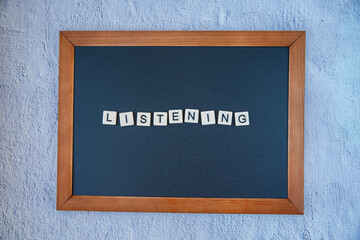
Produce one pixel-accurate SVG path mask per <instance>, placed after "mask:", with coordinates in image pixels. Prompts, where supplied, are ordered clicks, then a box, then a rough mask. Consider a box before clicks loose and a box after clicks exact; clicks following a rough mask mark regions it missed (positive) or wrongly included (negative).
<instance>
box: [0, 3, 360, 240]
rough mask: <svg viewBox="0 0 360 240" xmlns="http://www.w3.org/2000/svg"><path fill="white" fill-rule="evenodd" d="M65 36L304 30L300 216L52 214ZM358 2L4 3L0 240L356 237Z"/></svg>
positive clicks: (359, 234)
mask: <svg viewBox="0 0 360 240" xmlns="http://www.w3.org/2000/svg"><path fill="white" fill-rule="evenodd" d="M60 30H305V31H307V39H306V40H307V46H306V93H305V214H304V216H279V215H236V214H233V215H232V214H230V215H226V214H172V213H170V214H169V213H102V212H63V211H56V210H55V200H56V164H57V163H56V162H57V159H56V154H57V153H56V152H57V112H58V111H57V99H58V48H59V41H58V39H59V31H60ZM359 55H360V2H359V1H358V0H344V1H335V0H305V1H288V0H280V1H259V0H244V1H236V0H234V1H226V0H224V1H220V0H217V1H204V0H199V1H195V0H194V1H191V0H190V1H180V0H175V1H149V0H143V1H139V0H128V1H125V0H122V1H116V0H110V1H104V0H102V1H85V0H76V1H73V0H66V1H65V0H64V1H53V0H44V1H36V0H28V1H18V0H12V1H10V0H0V211H1V214H0V239H360V120H359V119H360V57H359Z"/></svg>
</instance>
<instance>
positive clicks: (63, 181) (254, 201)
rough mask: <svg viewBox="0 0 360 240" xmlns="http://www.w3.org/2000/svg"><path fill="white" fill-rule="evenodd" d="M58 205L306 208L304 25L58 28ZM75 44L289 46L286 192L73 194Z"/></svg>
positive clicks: (256, 210)
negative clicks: (275, 195) (204, 195)
mask: <svg viewBox="0 0 360 240" xmlns="http://www.w3.org/2000/svg"><path fill="white" fill-rule="evenodd" d="M59 35H60V39H59V45H60V46H59V109H58V168H57V201H56V209H57V210H74V211H119V212H175V213H242V214H300V215H302V214H304V92H305V35H306V33H305V31H60V33H59ZM75 46H244V47H289V92H288V94H289V95H288V96H289V98H288V99H289V100H288V198H287V199H271V198H176V197H125V196H80V195H73V194H72V184H73V181H72V178H73V110H74V47H75Z"/></svg>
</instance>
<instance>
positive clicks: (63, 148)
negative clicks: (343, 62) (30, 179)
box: [56, 33, 74, 209]
mask: <svg viewBox="0 0 360 240" xmlns="http://www.w3.org/2000/svg"><path fill="white" fill-rule="evenodd" d="M73 109H74V46H73V45H72V44H71V43H70V41H69V40H68V39H67V38H66V37H65V36H64V35H63V34H61V33H60V52H59V113H58V153H57V154H58V169H57V201H56V208H57V209H61V206H62V205H63V204H64V203H65V201H66V200H67V199H68V198H70V197H71V195H72V153H73Z"/></svg>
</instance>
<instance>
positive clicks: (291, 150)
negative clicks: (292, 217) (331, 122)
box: [288, 32, 306, 213]
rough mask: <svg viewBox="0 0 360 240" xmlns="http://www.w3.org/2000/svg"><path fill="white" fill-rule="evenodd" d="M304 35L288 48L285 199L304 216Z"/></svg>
mask: <svg viewBox="0 0 360 240" xmlns="http://www.w3.org/2000/svg"><path fill="white" fill-rule="evenodd" d="M305 34H306V33H305V32H304V33H303V34H302V35H301V36H300V37H299V38H298V39H297V40H296V41H295V42H294V43H293V44H292V45H291V46H290V47H289V119H288V121H289V125H288V198H289V200H290V201H291V202H292V203H293V204H294V205H295V206H296V207H297V209H299V211H300V212H301V213H304V95H305Z"/></svg>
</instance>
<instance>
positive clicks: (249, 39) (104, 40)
mask: <svg viewBox="0 0 360 240" xmlns="http://www.w3.org/2000/svg"><path fill="white" fill-rule="evenodd" d="M62 33H63V34H64V35H65V36H66V37H67V38H68V39H70V41H71V42H72V44H73V45H74V46H283V47H288V46H290V45H291V44H292V43H293V42H294V41H295V40H296V39H297V38H298V37H299V36H300V35H301V34H302V32H300V31H243V32H238V31H63V32H62Z"/></svg>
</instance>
